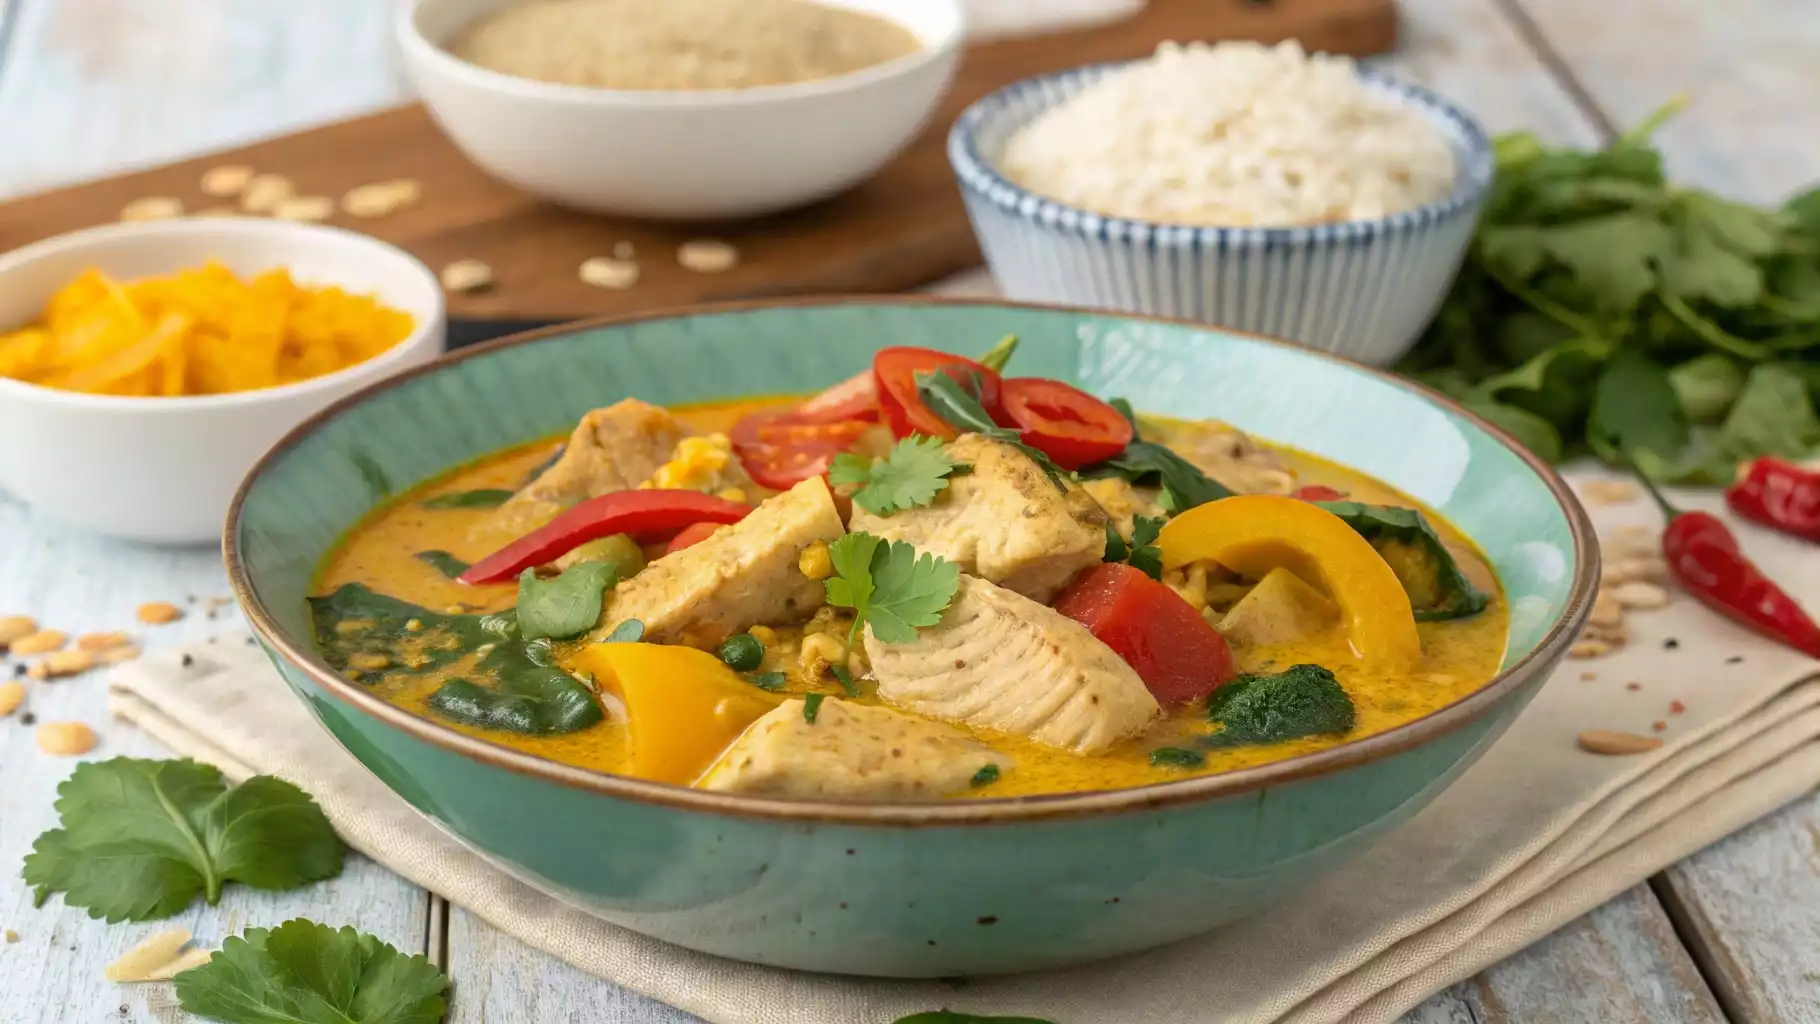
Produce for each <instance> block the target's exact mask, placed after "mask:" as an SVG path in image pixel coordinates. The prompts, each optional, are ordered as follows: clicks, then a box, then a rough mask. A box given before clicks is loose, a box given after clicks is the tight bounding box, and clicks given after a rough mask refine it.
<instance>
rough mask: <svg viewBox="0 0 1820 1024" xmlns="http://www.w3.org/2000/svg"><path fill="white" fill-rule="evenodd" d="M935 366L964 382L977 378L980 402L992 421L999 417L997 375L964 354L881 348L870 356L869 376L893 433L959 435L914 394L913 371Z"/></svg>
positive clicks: (900, 435) (948, 438) (944, 437)
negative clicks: (870, 373)
mask: <svg viewBox="0 0 1820 1024" xmlns="http://www.w3.org/2000/svg"><path fill="white" fill-rule="evenodd" d="M934 370H941V371H943V372H945V373H947V374H948V375H949V376H950V377H953V378H954V379H955V380H957V381H961V382H963V383H965V382H967V381H968V379H969V378H970V377H971V378H973V379H977V380H978V381H979V400H980V405H981V406H982V407H983V408H985V410H986V414H987V415H988V416H991V417H992V419H993V420H994V421H995V422H1001V421H1002V419H1001V418H1002V417H1003V416H1004V409H1003V407H1002V406H1001V405H1000V403H999V384H1000V379H999V375H998V374H996V373H994V372H992V371H991V370H989V369H987V368H986V367H985V366H982V365H980V364H979V363H976V362H974V361H973V360H971V359H968V358H967V357H966V356H957V355H955V354H954V353H952V352H938V351H936V350H935V349H932V348H909V347H906V346H898V347H894V348H881V349H879V350H878V354H877V355H875V356H873V357H872V378H873V384H874V386H875V387H876V388H877V389H878V406H879V409H880V410H881V411H882V412H883V413H884V420H885V424H886V425H887V426H889V427H890V428H891V433H892V435H893V436H895V437H898V438H905V437H909V436H910V435H911V434H923V435H926V436H928V437H939V438H941V439H942V440H944V441H952V440H954V439H955V437H957V436H959V431H957V430H955V429H954V428H953V427H951V426H949V425H948V424H947V422H946V421H945V420H943V419H942V418H941V417H940V416H937V415H936V414H935V413H933V412H931V411H930V410H929V407H928V406H926V405H924V404H923V400H922V397H921V396H920V395H918V394H917V390H916V375H917V374H919V373H929V372H931V371H934Z"/></svg>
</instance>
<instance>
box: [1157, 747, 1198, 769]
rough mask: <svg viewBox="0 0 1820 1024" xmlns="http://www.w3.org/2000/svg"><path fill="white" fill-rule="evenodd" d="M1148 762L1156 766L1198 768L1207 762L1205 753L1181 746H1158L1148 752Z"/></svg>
mask: <svg viewBox="0 0 1820 1024" xmlns="http://www.w3.org/2000/svg"><path fill="white" fill-rule="evenodd" d="M1150 763H1151V764H1152V765H1153V766H1155V767H1157V768H1199V767H1200V766H1202V765H1204V764H1206V763H1207V755H1205V754H1203V753H1201V752H1200V751H1198V750H1184V749H1183V748H1181V747H1158V748H1156V749H1155V750H1152V751H1151V752H1150Z"/></svg>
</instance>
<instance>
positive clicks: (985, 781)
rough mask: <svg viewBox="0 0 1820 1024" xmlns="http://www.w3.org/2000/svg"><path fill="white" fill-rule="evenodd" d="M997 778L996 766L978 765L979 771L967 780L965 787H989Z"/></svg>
mask: <svg viewBox="0 0 1820 1024" xmlns="http://www.w3.org/2000/svg"><path fill="white" fill-rule="evenodd" d="M998 776H999V770H998V765H996V764H983V765H980V770H979V771H977V772H974V773H973V778H972V779H970V780H968V782H967V785H969V786H971V787H973V788H974V789H978V788H980V787H981V786H990V785H992V784H993V783H994V782H997V781H998Z"/></svg>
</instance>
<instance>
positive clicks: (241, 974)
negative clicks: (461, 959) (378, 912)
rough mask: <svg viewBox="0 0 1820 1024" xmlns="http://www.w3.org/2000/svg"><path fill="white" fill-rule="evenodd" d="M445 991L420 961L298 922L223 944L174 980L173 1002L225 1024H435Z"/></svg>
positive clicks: (349, 933) (348, 933) (350, 933)
mask: <svg viewBox="0 0 1820 1024" xmlns="http://www.w3.org/2000/svg"><path fill="white" fill-rule="evenodd" d="M448 987H449V979H448V978H446V977H444V976H443V973H442V972H441V971H439V970H437V969H436V967H435V966H434V965H433V964H431V963H430V961H429V960H428V959H427V958H425V957H422V956H407V955H405V954H404V953H401V952H399V951H398V950H397V949H396V948H394V947H393V946H390V945H387V944H386V943H384V942H381V941H380V940H378V939H376V938H374V937H373V936H371V935H362V934H360V933H358V932H356V931H354V929H352V928H341V929H335V928H330V927H329V926H328V925H323V924H317V923H315V922H314V921H306V920H304V919H302V918H298V919H296V920H293V921H286V922H285V923H284V924H281V925H279V926H278V927H276V928H248V929H247V930H246V934H245V936H244V937H239V938H230V939H228V940H227V941H226V942H224V943H222V946H221V951H220V952H219V953H216V954H215V955H214V957H213V958H212V959H210V960H209V962H208V963H206V964H204V965H202V966H201V967H197V968H193V969H191V970H187V971H184V972H183V973H182V974H179V975H177V1001H178V1003H179V1004H180V1005H182V1007H183V1008H184V1009H185V1010H187V1011H189V1012H190V1013H193V1014H195V1015H197V1016H198V1017H207V1018H210V1019H212V1020H220V1021H228V1022H230V1024H436V1022H437V1021H440V1020H442V1018H443V1014H444V1012H445V1011H446V1009H447V1004H446V1003H445V1001H444V999H443V993H444V992H445V991H446V990H447V989H448Z"/></svg>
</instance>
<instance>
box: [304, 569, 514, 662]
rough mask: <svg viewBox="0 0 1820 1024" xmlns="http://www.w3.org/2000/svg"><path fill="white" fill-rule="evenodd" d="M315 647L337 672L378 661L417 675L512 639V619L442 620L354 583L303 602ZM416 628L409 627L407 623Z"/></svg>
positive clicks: (509, 616)
mask: <svg viewBox="0 0 1820 1024" xmlns="http://www.w3.org/2000/svg"><path fill="white" fill-rule="evenodd" d="M309 604H310V620H311V625H312V626H313V627H314V629H315V634H316V646H317V648H318V649H319V650H321V651H322V656H323V659H324V660H325V661H327V662H328V663H329V664H330V665H331V666H333V667H334V668H335V670H336V671H338V672H345V671H347V669H348V661H349V659H350V658H353V657H355V656H356V655H368V656H375V657H384V658H385V659H386V660H387V661H390V662H391V663H392V664H393V667H395V668H398V669H402V670H404V671H408V672H422V671H425V670H427V669H432V668H437V667H439V666H442V665H447V664H449V663H450V662H453V661H455V660H457V659H459V658H461V657H462V656H463V655H465V654H468V653H469V652H471V651H473V650H474V648H476V647H479V646H480V645H481V644H484V643H491V642H494V641H499V640H504V639H508V638H510V637H513V636H516V635H517V631H518V626H517V620H516V619H515V618H514V617H513V616H512V614H511V613H510V612H506V613H503V614H500V615H445V614H443V613H441V612H433V611H430V610H429V609H428V608H419V607H418V606H416V605H414V604H410V603H408V602H405V601H400V600H398V599H397V598H395V597H389V596H387V595H385V594H381V593H377V592H376V591H373V590H370V589H368V588H367V587H366V586H364V585H362V584H359V583H347V584H343V585H342V586H341V587H340V588H338V589H337V590H336V591H335V592H334V593H332V594H328V595H325V596H321V597H312V598H310V599H309ZM413 623H415V624H416V628H412V624H413Z"/></svg>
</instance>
